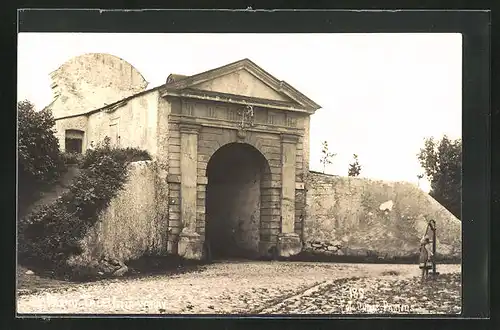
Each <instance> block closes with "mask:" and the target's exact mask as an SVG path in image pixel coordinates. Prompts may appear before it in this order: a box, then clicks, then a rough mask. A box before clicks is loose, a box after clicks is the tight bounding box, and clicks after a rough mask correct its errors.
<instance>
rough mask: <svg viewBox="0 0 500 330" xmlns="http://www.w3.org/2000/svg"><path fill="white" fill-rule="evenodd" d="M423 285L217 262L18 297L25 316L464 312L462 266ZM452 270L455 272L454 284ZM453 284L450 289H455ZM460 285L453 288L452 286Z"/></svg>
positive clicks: (358, 273)
mask: <svg viewBox="0 0 500 330" xmlns="http://www.w3.org/2000/svg"><path fill="white" fill-rule="evenodd" d="M439 272H440V273H441V274H443V275H444V276H443V279H446V280H442V281H441V282H442V283H441V284H443V286H439V285H437V284H432V283H431V284H427V285H421V284H420V283H419V282H415V281H414V280H411V279H412V278H413V277H414V276H418V275H419V270H418V267H417V266H416V265H386V264H336V263H312V262H311V263H309V262H307V263H306V262H248V261H245V262H237V261H232V262H218V263H214V264H211V265H207V266H203V267H202V269H201V271H197V272H189V273H184V274H178V275H157V276H149V277H144V278H136V279H115V280H104V281H99V282H93V283H87V284H78V285H72V286H70V287H67V288H59V289H47V290H41V291H39V292H37V293H33V294H23V295H20V296H18V299H17V311H18V313H99V314H101V313H105V314H108V313H109V314H124V313H125V314H171V313H172V314H184V313H189V314H304V313H305V314H325V313H326V314H330V313H450V312H451V313H458V312H460V302H459V301H460V287H459V286H460V283H459V273H460V265H440V266H439ZM450 273H455V275H453V276H455V277H454V278H453V280H450V277H446V276H448V275H449V276H451V275H450ZM450 283H451V284H450ZM452 284H453V285H452Z"/></svg>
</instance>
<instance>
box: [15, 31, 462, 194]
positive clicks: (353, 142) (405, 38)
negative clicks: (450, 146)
mask: <svg viewBox="0 0 500 330" xmlns="http://www.w3.org/2000/svg"><path fill="white" fill-rule="evenodd" d="M93 52H98V53H108V54H112V55H115V56H118V57H121V58H123V59H124V60H126V61H127V62H129V63H131V64H132V65H133V66H134V67H135V68H137V69H138V70H139V72H141V73H142V75H143V76H144V77H145V78H146V80H147V81H148V82H149V86H148V87H149V88H150V87H155V86H158V85H161V84H163V83H164V82H165V80H166V78H167V76H168V75H169V74H170V73H178V74H187V75H191V74H196V73H200V72H203V71H206V70H209V69H213V68H216V67H219V66H222V65H225V64H228V63H230V62H234V61H237V60H240V59H243V58H249V59H251V60H252V61H254V62H255V63H256V64H257V65H259V66H261V67H262V68H263V69H264V70H266V71H267V72H269V73H270V74H272V75H274V76H275V77H276V78H278V79H280V80H285V81H286V82H288V83H289V84H291V85H292V86H294V87H295V88H296V89H298V90H299V91H301V92H302V93H304V94H305V95H307V96H308V97H309V98H311V99H313V100H314V101H315V102H316V103H318V104H320V105H321V106H322V109H320V110H318V111H317V112H316V114H314V115H313V116H312V119H311V169H312V170H318V171H322V166H321V164H320V162H319V161H320V158H321V141H324V140H326V141H328V143H329V145H330V151H331V152H334V153H336V154H337V156H336V157H335V158H334V163H333V164H332V165H331V166H329V167H328V168H327V170H326V172H327V173H331V174H338V175H347V169H348V166H349V163H350V162H351V161H352V156H353V154H354V153H356V154H358V155H359V161H360V164H361V166H362V171H361V176H363V177H369V178H375V179H382V180H397V181H400V180H402V181H410V182H414V183H417V175H418V174H419V173H421V172H422V169H421V168H420V165H419V163H418V160H417V157H416V154H417V153H418V151H419V149H420V147H421V146H422V144H423V139H424V138H425V137H429V136H434V137H436V138H440V137H441V136H443V134H447V135H448V136H450V137H452V138H459V137H461V126H462V125H461V118H462V115H461V113H462V104H461V99H462V37H461V35H460V34H402V33H400V34H104V33H102V34H90V33H88V34H87V33H86V34H83V33H80V34H74V33H71V34H69V33H68V34H66V33H64V34H63V33H21V34H19V39H18V98H19V100H22V99H29V100H30V101H32V102H34V103H35V105H36V106H37V108H39V109H41V108H43V107H44V106H46V105H47V104H48V103H49V102H50V101H51V100H52V93H51V90H50V79H49V76H48V75H49V73H50V72H52V71H54V70H56V69H57V68H58V67H59V66H60V65H62V64H63V63H64V62H66V61H67V60H69V59H70V58H71V57H73V56H78V55H81V54H84V53H93ZM420 185H421V187H422V189H424V190H428V185H427V183H426V182H421V183H420Z"/></svg>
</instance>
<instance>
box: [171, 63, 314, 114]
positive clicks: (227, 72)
mask: <svg viewBox="0 0 500 330" xmlns="http://www.w3.org/2000/svg"><path fill="white" fill-rule="evenodd" d="M171 76H178V75H171ZM180 77H181V78H180V79H171V80H169V81H168V82H167V84H166V85H165V87H164V90H163V93H162V94H163V95H164V96H167V95H171V96H181V97H191V98H193V97H194V98H210V99H212V98H213V99H214V100H217V99H218V100H220V101H234V100H237V99H244V100H245V102H250V103H251V101H252V100H254V101H256V102H257V103H260V104H262V103H266V100H267V101H270V103H272V104H277V103H279V104H280V105H282V108H286V109H296V110H301V111H307V112H309V113H314V111H316V110H317V109H319V108H320V106H319V105H318V104H316V103H315V102H314V101H312V100H311V99H309V98H307V97H306V96H305V95H304V94H302V93H300V92H299V91H297V90H296V89H294V88H293V87H292V86H290V85H289V84H287V83H286V82H284V81H280V80H278V79H277V78H275V77H273V76H272V75H270V74H269V73H267V72H266V71H264V70H263V69H262V68H260V67H259V66H257V65H256V64H255V63H253V62H252V61H250V60H248V59H244V60H241V61H238V62H235V63H231V64H228V65H225V66H222V67H220V68H216V69H213V70H210V71H206V72H203V73H200V74H196V75H193V76H188V77H182V76H180ZM217 94H220V95H217Z"/></svg>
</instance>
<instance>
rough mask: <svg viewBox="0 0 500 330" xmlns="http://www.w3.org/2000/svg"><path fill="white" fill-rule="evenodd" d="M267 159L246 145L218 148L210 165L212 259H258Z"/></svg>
mask: <svg viewBox="0 0 500 330" xmlns="http://www.w3.org/2000/svg"><path fill="white" fill-rule="evenodd" d="M269 173H270V170H269V164H268V161H267V160H266V158H265V157H264V156H263V155H262V154H261V153H260V152H259V151H258V150H257V149H256V148H255V147H253V146H251V145H250V144H246V143H229V144H226V145H224V146H222V147H221V148H219V149H218V150H217V151H216V152H215V153H214V154H213V155H212V157H211V158H210V160H209V162H208V165H207V177H208V185H207V190H206V210H205V212H206V216H205V221H206V224H205V238H206V239H207V240H208V243H209V244H210V247H211V251H212V256H213V258H232V257H243V258H255V257H257V256H259V242H260V235H261V231H260V228H261V221H260V220H261V205H262V200H261V199H262V191H263V190H264V189H266V188H264V187H263V183H264V182H265V180H266V176H268V175H269Z"/></svg>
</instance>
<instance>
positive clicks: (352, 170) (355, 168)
mask: <svg viewBox="0 0 500 330" xmlns="http://www.w3.org/2000/svg"><path fill="white" fill-rule="evenodd" d="M353 158H354V161H353V163H351V164H349V171H348V173H347V175H348V176H358V175H359V173H361V165H359V161H358V155H356V154H353Z"/></svg>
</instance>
